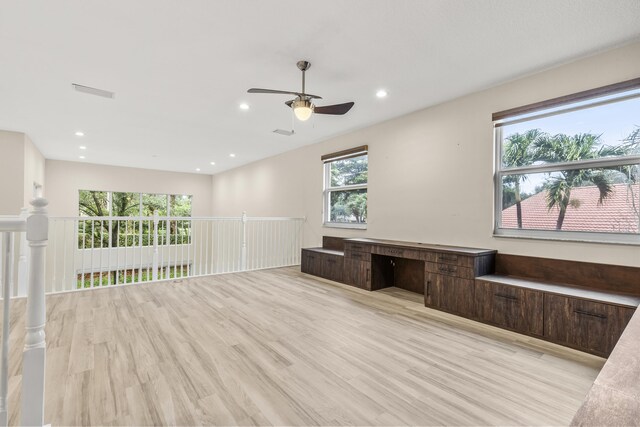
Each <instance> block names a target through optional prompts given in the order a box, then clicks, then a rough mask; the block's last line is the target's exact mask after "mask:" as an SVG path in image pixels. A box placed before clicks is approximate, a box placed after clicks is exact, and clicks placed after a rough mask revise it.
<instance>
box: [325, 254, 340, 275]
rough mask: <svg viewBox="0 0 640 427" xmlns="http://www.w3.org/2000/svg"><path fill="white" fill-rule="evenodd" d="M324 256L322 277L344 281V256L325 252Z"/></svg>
mask: <svg viewBox="0 0 640 427" xmlns="http://www.w3.org/2000/svg"><path fill="white" fill-rule="evenodd" d="M322 258H323V261H322V277H324V278H325V279H329V280H333V281H335V282H342V276H343V271H344V263H343V260H344V257H341V256H338V255H329V254H325V255H323V257H322Z"/></svg>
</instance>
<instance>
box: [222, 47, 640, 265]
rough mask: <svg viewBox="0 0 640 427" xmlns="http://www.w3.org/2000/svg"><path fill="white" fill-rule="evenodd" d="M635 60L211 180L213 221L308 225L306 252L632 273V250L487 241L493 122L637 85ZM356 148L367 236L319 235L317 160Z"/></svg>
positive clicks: (589, 64)
mask: <svg viewBox="0 0 640 427" xmlns="http://www.w3.org/2000/svg"><path fill="white" fill-rule="evenodd" d="M638 58H640V43H635V44H631V45H627V46H625V47H622V48H619V49H616V50H612V51H608V52H605V53H601V54H598V55H595V56H592V57H589V58H586V59H583V60H580V61H576V62H573V63H570V64H566V65H563V66H560V67H557V68H555V69H551V70H547V71H544V72H541V73H538V74H535V75H531V76H528V77H525V78H522V79H519V80H516V81H512V82H509V83H506V84H503V85H500V86H497V87H494V88H491V89H488V90H485V91H482V92H478V93H475V94H471V95H468V96H465V97H462V98H459V99H456V100H453V101H450V102H447V103H444V104H441V105H438V106H434V107H431V108H427V109H425V110H422V111H418V112H415V113H413V114H410V115H407V116H403V117H400V118H397V119H394V120H391V121H388V122H384V123H381V124H378V125H375V126H372V127H369V128H366V129H362V130H360V131H357V132H353V133H351V134H347V135H343V136H340V137H337V138H333V139H331V140H328V141H325V142H322V143H319V144H314V145H311V146H305V147H303V148H300V149H298V150H295V151H291V152H287V153H284V154H281V155H279V156H276V157H272V158H269V159H265V160H262V161H259V162H256V163H253V164H250V165H247V166H244V167H240V168H237V169H234V170H231V171H227V172H223V173H220V174H217V175H215V176H214V177H213V195H212V202H213V205H212V206H213V214H214V215H234V214H237V212H239V211H242V210H246V211H247V212H248V213H249V214H250V215H265V216H266V215H287V216H306V217H307V219H308V221H307V223H306V225H305V245H306V246H312V245H318V244H319V243H320V241H321V236H322V235H334V236H368V237H378V238H392V239H399V240H408V241H420V242H430V243H438V244H452V245H462V246H474V247H485V248H494V249H498V250H499V251H500V252H504V253H511V254H521V255H530V256H541V257H555V258H561V259H573V260H581V261H590V262H602V263H611V264H621V265H631V266H640V249H638V247H632V246H621V245H606V244H587V243H576V242H558V241H536V240H523V239H506V238H495V237H493V236H492V222H493V162H494V157H493V148H494V142H493V128H492V122H491V114H492V113H494V112H497V111H501V110H505V109H508V108H513V107H518V106H521V105H525V104H529V103H532V102H536V101H541V100H545V99H550V98H553V97H557V96H561V95H566V94H570V93H574V92H578V91H582V90H586V89H591V88H595V87H599V86H603V85H607V84H611V83H616V82H619V81H624V80H628V79H632V78H636V77H639V76H640V60H638ZM470 72H472V69H470ZM347 120H348V119H347ZM364 144H367V145H369V193H368V195H369V197H368V200H369V209H368V211H369V217H368V221H369V224H368V229H367V230H343V229H335V228H324V227H322V172H323V171H322V162H321V161H320V156H321V155H322V154H326V153H330V152H334V151H338V150H341V149H346V148H351V147H355V146H359V145H364Z"/></svg>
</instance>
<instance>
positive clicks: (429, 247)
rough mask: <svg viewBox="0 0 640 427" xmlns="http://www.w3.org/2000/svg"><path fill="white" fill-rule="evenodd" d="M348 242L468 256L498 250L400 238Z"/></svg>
mask: <svg viewBox="0 0 640 427" xmlns="http://www.w3.org/2000/svg"><path fill="white" fill-rule="evenodd" d="M348 242H354V243H364V244H368V245H381V246H393V247H399V248H410V249H422V250H425V251H435V252H449V253H455V254H459V255H468V256H480V255H489V254H494V253H496V252H497V251H495V250H492V249H478V248H465V247H461V246H446V245H434V244H430V243H417V242H403V241H399V240H385V239H368V238H354V239H345V243H348Z"/></svg>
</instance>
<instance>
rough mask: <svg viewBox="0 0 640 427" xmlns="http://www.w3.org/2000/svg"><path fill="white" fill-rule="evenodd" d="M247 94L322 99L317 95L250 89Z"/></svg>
mask: <svg viewBox="0 0 640 427" xmlns="http://www.w3.org/2000/svg"><path fill="white" fill-rule="evenodd" d="M247 92H248V93H272V94H276V95H296V96H300V97H302V96H305V97H307V98H313V99H322V97H321V96H318V95H311V94H309V93H301V92H291V91H288V90H274V89H261V88H255V87H252V88H251V89H249V90H248V91H247Z"/></svg>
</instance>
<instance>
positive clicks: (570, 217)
mask: <svg viewBox="0 0 640 427" xmlns="http://www.w3.org/2000/svg"><path fill="white" fill-rule="evenodd" d="M639 194H640V184H634V185H632V186H631V187H629V186H627V185H626V184H615V185H613V192H612V193H611V195H610V196H609V197H608V198H606V199H605V200H604V201H603V203H602V204H599V203H598V198H599V192H598V188H597V187H596V186H588V187H576V188H574V189H572V191H571V201H570V204H569V208H568V209H567V213H566V215H565V218H564V222H563V224H562V230H565V231H599V232H610V233H611V232H617V233H638V222H640V218H639V216H638V211H639V210H640V206H639V205H640V199H639V196H638V195H639ZM546 197H547V192H546V191H542V192H540V193H538V194H535V195H533V196H531V197H529V198H528V199H525V200H523V201H522V203H521V205H522V228H524V229H533V230H555V229H556V221H557V220H558V212H559V209H558V208H557V207H554V208H552V209H551V210H549V209H548V208H547V200H546ZM634 198H635V208H634V203H633V201H634V200H633V199H634ZM517 224H518V223H517V218H516V205H513V206H510V207H508V208H507V209H505V210H503V211H502V228H517V227H518V225H517Z"/></svg>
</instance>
